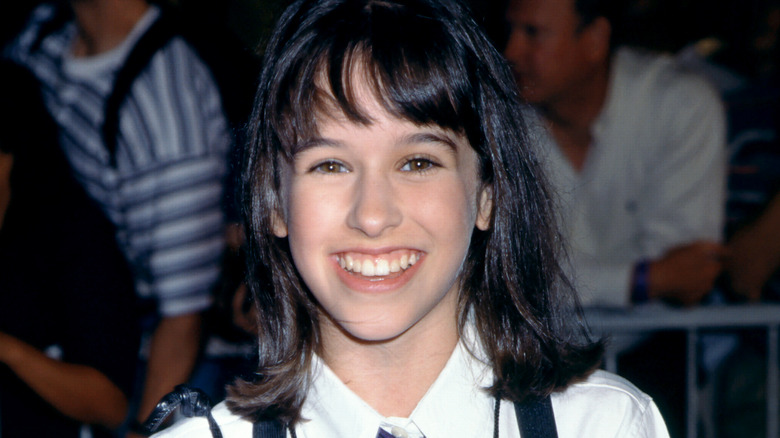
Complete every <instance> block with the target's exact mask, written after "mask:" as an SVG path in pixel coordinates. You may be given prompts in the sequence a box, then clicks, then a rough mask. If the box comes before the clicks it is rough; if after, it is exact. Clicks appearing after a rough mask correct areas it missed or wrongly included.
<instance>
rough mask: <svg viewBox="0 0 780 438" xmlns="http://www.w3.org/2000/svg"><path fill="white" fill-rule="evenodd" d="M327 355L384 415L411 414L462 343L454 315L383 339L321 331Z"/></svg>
mask: <svg viewBox="0 0 780 438" xmlns="http://www.w3.org/2000/svg"><path fill="white" fill-rule="evenodd" d="M322 336H323V347H324V348H323V351H324V353H323V360H324V361H325V363H327V364H328V366H329V367H330V368H331V370H333V372H334V373H335V374H336V375H337V376H338V377H339V378H340V379H341V381H342V382H344V384H346V385H347V387H349V389H350V390H352V391H353V392H354V393H355V394H357V395H358V396H359V397H360V398H361V399H363V400H364V401H365V402H366V403H368V404H369V405H370V406H371V407H373V408H374V409H375V410H376V411H377V412H379V413H380V414H381V415H384V416H385V417H408V416H409V415H411V413H412V411H413V410H414V408H415V407H416V406H417V404H418V403H419V402H420V400H421V399H422V397H423V396H424V395H425V393H426V392H427V391H428V388H430V386H431V385H432V384H433V382H434V381H435V380H436V378H437V377H438V376H439V374H440V373H441V371H442V369H444V366H445V365H446V364H447V361H448V360H449V358H450V356H451V355H452V352H453V350H454V349H455V346H456V345H457V343H458V330H457V323H456V322H455V320H454V319H453V320H451V321H441V322H440V324H434V325H433V326H431V325H430V324H426V327H412V328H410V329H409V330H408V331H407V332H405V333H404V334H402V335H400V336H398V337H396V338H394V339H391V340H388V341H382V342H365V341H361V340H357V339H355V338H351V337H349V335H348V334H346V333H344V332H343V331H342V330H341V329H339V328H338V327H334V326H333V325H332V324H326V326H325V327H323V330H322Z"/></svg>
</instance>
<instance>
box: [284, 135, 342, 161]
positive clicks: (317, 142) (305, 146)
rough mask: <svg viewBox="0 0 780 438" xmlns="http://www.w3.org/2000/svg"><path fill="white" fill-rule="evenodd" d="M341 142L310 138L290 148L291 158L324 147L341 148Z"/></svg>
mask: <svg viewBox="0 0 780 438" xmlns="http://www.w3.org/2000/svg"><path fill="white" fill-rule="evenodd" d="M341 145H342V142H340V141H337V140H332V139H329V138H323V137H312V138H310V139H308V140H305V141H302V142H298V143H296V144H295V146H293V148H292V156H293V157H295V156H296V155H298V154H300V153H302V152H305V151H307V150H309V149H312V148H316V147H321V146H326V147H338V146H341Z"/></svg>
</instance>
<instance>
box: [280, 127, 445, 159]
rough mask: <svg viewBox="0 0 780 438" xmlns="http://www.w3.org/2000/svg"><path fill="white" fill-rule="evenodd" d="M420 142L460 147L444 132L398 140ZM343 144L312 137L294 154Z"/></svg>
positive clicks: (408, 142) (405, 143) (400, 141)
mask: <svg viewBox="0 0 780 438" xmlns="http://www.w3.org/2000/svg"><path fill="white" fill-rule="evenodd" d="M419 143H438V144H441V145H444V146H446V147H447V148H449V149H451V150H452V151H453V152H456V151H457V149H458V146H457V143H456V142H455V140H453V139H452V138H450V136H449V135H447V134H445V133H443V132H415V133H413V134H409V135H406V136H403V137H401V139H400V140H399V141H398V144H399V145H412V144H419ZM343 145H344V143H343V142H342V141H340V140H334V139H331V138H325V137H312V138H310V139H308V140H305V141H303V142H300V143H297V144H296V145H295V147H293V150H292V155H293V157H294V156H296V155H298V154H300V153H303V152H305V151H307V150H309V149H312V148H316V147H339V146H343Z"/></svg>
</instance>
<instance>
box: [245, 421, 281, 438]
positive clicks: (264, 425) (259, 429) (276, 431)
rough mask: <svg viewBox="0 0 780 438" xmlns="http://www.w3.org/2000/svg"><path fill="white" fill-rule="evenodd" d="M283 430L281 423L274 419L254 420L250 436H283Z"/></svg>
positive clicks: (269, 437)
mask: <svg viewBox="0 0 780 438" xmlns="http://www.w3.org/2000/svg"><path fill="white" fill-rule="evenodd" d="M285 432H286V430H285V428H284V426H282V423H280V422H278V421H274V420H265V421H255V424H254V425H253V426H252V438H285V436H286V435H287V434H286V433H285Z"/></svg>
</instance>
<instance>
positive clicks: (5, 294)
mask: <svg viewBox="0 0 780 438" xmlns="http://www.w3.org/2000/svg"><path fill="white" fill-rule="evenodd" d="M0 78H2V81H0V84H2V85H1V86H0V88H1V90H0V104H1V105H2V107H3V114H4V116H3V117H2V118H0V125H2V126H1V128H0V436H2V437H3V438H17V437H46V436H52V437H54V436H56V437H65V438H68V437H72V438H76V437H79V436H80V429H81V424H82V423H86V424H91V425H93V426H94V427H93V428H92V436H94V437H104V436H111V435H110V433H109V430H111V429H115V428H117V427H118V426H119V425H120V424H121V423H122V421H123V420H124V418H125V415H126V412H127V406H128V399H127V397H128V394H129V392H130V389H131V387H132V382H133V374H134V372H135V368H136V366H135V358H136V355H137V352H138V343H139V329H138V325H137V318H136V313H135V310H136V308H135V294H134V292H133V280H132V275H131V272H130V269H129V267H128V265H127V263H126V261H125V259H124V257H123V255H122V253H121V251H120V250H119V247H118V246H117V244H116V241H115V239H114V229H113V226H112V225H111V223H110V222H109V221H108V219H106V218H105V216H104V215H103V213H102V212H101V211H100V209H99V208H98V206H97V205H95V204H94V202H93V201H92V200H91V199H90V198H89V197H88V196H87V194H86V193H85V192H84V189H83V188H82V187H81V186H80V185H79V184H78V182H77V181H76V180H75V179H74V178H73V176H72V175H71V174H70V169H69V168H68V164H67V161H66V160H65V157H64V156H63V155H62V152H61V150H60V149H59V148H58V147H57V132H56V126H55V125H54V122H53V121H52V120H51V118H50V117H49V115H48V114H47V112H46V109H45V107H44V105H43V101H42V100H41V98H40V94H39V93H38V88H37V87H38V84H37V83H36V81H35V80H34V79H33V78H32V76H31V75H30V74H29V73H28V72H26V71H24V70H23V69H21V68H19V67H18V66H15V65H13V64H10V63H8V62H2V63H0Z"/></svg>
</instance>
